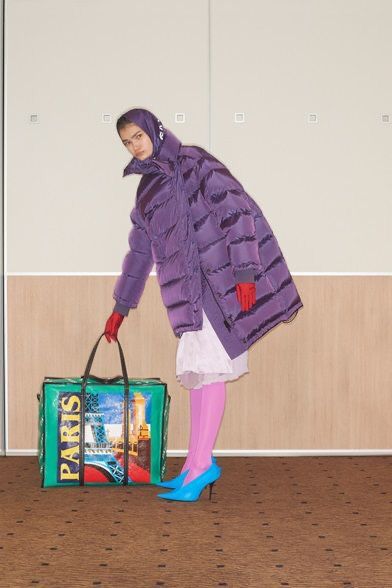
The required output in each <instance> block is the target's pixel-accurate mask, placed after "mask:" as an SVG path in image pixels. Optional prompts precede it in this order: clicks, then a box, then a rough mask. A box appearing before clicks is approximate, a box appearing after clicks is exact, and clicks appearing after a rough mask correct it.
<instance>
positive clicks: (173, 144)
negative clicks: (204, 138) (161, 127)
mask: <svg viewBox="0 0 392 588" xmlns="http://www.w3.org/2000/svg"><path fill="white" fill-rule="evenodd" d="M165 132H166V137H165V139H164V141H163V143H162V147H161V149H160V151H159V153H158V155H157V157H155V158H153V157H148V158H147V159H144V160H140V159H137V157H133V158H132V159H131V161H130V162H129V163H128V165H127V166H126V167H125V169H124V172H123V177H124V176H127V175H129V174H148V173H153V172H156V171H157V169H160V170H161V171H162V172H163V173H164V174H166V175H168V176H172V175H173V174H174V169H175V162H176V160H177V156H178V152H179V150H180V147H181V145H182V143H181V141H180V140H179V139H177V137H176V136H175V135H174V134H173V133H172V132H171V131H170V129H165Z"/></svg>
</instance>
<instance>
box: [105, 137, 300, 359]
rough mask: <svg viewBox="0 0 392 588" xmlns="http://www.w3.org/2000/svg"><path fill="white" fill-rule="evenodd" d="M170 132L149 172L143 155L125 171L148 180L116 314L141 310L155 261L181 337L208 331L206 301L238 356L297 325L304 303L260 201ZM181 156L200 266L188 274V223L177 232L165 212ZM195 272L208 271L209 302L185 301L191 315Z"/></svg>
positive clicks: (204, 276)
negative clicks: (182, 233)
mask: <svg viewBox="0 0 392 588" xmlns="http://www.w3.org/2000/svg"><path fill="white" fill-rule="evenodd" d="M166 133H167V136H166V138H165V140H164V142H163V144H162V148H161V149H160V152H159V155H158V157H157V158H156V159H154V162H152V165H150V166H149V168H148V169H149V171H148V172H147V173H144V172H143V166H144V164H143V162H142V163H141V162H140V160H138V159H137V158H133V159H132V160H131V162H130V163H129V164H128V165H127V167H126V168H125V170H124V174H123V175H124V176H125V175H128V174H130V173H140V174H142V178H141V180H140V183H139V186H138V189H137V194H136V202H135V207H134V208H133V209H132V211H131V214H130V218H131V221H132V228H131V231H130V233H129V239H128V240H129V246H130V249H129V251H128V253H127V254H126V256H125V258H124V261H123V265H122V273H121V275H120V276H119V277H118V278H117V281H116V284H115V287H114V293H113V298H114V299H115V300H116V305H115V307H114V311H116V312H120V313H121V314H123V315H125V316H127V315H128V312H129V309H130V308H136V307H137V305H138V303H139V300H140V298H141V296H142V293H143V290H144V287H145V283H146V280H147V278H148V276H149V274H150V271H151V269H152V267H153V264H154V262H155V264H156V268H157V278H158V282H159V285H160V289H161V296H162V300H163V303H164V305H165V306H166V308H167V313H168V318H169V322H170V324H171V327H172V329H173V332H174V334H175V336H176V337H181V334H182V333H183V332H185V331H194V330H198V329H201V328H202V318H201V319H200V317H201V306H202V307H203V309H204V311H205V313H206V314H207V316H208V318H209V320H210V322H211V324H212V326H213V328H214V330H215V332H216V333H217V335H218V337H219V339H220V340H221V342H222V344H223V346H224V347H225V349H226V351H227V353H228V355H229V356H230V357H231V358H232V359H233V358H234V357H237V356H238V355H240V354H241V353H243V352H244V351H245V350H246V349H249V347H250V346H251V345H253V343H255V342H256V341H257V340H258V339H259V338H260V337H262V336H263V335H265V334H266V333H267V332H268V331H269V330H270V329H272V328H273V327H275V326H276V325H277V324H279V323H281V322H290V320H289V319H291V320H292V319H293V318H294V317H295V316H296V314H297V312H298V310H299V309H300V308H301V307H302V306H303V303H302V301H301V298H300V296H299V294H298V291H297V288H296V286H295V284H294V281H293V279H292V276H291V274H290V272H289V269H288V267H287V264H286V261H285V259H284V257H283V254H282V251H281V250H280V248H279V245H278V242H277V240H276V238H275V237H274V234H273V232H272V230H271V227H270V226H269V224H268V222H267V220H266V219H265V217H264V215H263V213H262V211H261V210H260V208H259V206H258V205H257V203H256V202H255V201H254V200H253V199H252V198H251V197H250V196H249V195H248V194H247V193H246V192H245V190H244V188H243V186H242V185H241V184H240V183H239V182H238V180H236V179H235V178H234V177H233V176H232V174H231V173H230V172H229V170H228V169H227V167H226V166H225V165H224V164H223V163H221V162H220V161H219V160H218V159H216V158H215V157H214V156H213V155H211V154H210V153H208V152H207V151H205V150H204V149H203V148H201V147H198V146H190V145H182V143H181V142H180V141H179V139H177V137H176V136H175V135H174V134H173V133H172V132H171V131H169V130H168V129H166ZM175 160H176V161H177V162H179V164H180V170H181V172H182V177H183V185H184V189H185V193H186V195H187V198H188V203H189V210H190V211H191V219H192V225H193V235H192V241H193V242H196V244H197V252H198V258H197V257H196V259H198V260H199V261H198V263H199V267H200V272H196V271H195V266H194V268H193V270H194V271H193V272H192V267H191V266H188V270H187V272H186V274H185V275H184V274H183V273H181V272H184V269H183V268H180V267H179V266H178V267H176V255H174V254H173V253H176V250H177V251H178V235H177V236H176V230H177V231H179V230H181V227H180V228H178V227H177V229H174V228H173V226H171V225H172V223H170V220H171V219H170V218H167V217H168V216H169V214H168V213H167V214H166V216H165V213H164V211H165V206H164V205H165V201H168V199H169V198H170V195H169V192H170V189H169V186H170V185H171V179H172V176H173V173H174V171H173V170H174V165H173V161H175ZM154 216H156V218H155V219H154ZM154 220H155V221H158V222H155V223H154ZM158 226H159V227H160V231H159V233H160V237H159V238H158V237H157V235H158V231H157V227H158ZM184 226H185V225H184ZM183 230H185V229H183ZM198 269H199V268H198ZM192 274H193V275H192ZM196 274H198V275H200V276H201V287H202V299H201V300H200V299H196V300H195V299H190V300H189V301H186V304H185V310H188V311H189V312H188V314H186V313H185V314H184V304H183V300H184V292H186V291H188V292H189V290H187V289H186V287H185V286H186V285H187V284H188V285H189V283H192V282H191V280H192V279H195V276H196ZM239 282H255V284H256V303H255V304H254V305H253V306H252V307H251V308H250V309H249V310H248V311H243V310H241V307H240V304H239V302H238V300H237V295H236V286H235V285H236V283H239ZM180 302H181V303H180ZM184 316H187V320H185V318H184ZM189 317H194V320H193V321H192V320H190V319H189Z"/></svg>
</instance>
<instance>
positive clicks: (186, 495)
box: [157, 463, 221, 502]
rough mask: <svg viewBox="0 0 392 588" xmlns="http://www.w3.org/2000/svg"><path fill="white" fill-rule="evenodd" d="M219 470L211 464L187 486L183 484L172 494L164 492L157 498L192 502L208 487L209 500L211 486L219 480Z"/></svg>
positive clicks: (214, 464) (215, 465)
mask: <svg viewBox="0 0 392 588" xmlns="http://www.w3.org/2000/svg"><path fill="white" fill-rule="evenodd" d="M220 476H221V468H220V467H219V466H218V465H217V464H216V463H212V464H211V465H210V467H209V468H208V469H207V470H205V471H204V472H203V473H202V474H200V476H197V477H196V478H194V479H193V480H192V481H191V482H189V483H188V484H184V485H183V486H181V488H177V489H176V490H173V492H166V493H165V494H158V495H157V496H159V498H165V499H167V500H183V501H185V502H194V501H195V500H198V499H199V497H200V494H201V493H202V492H203V490H204V488H206V487H207V486H208V484H209V485H210V500H211V492H212V486H213V485H214V483H215V482H216V480H218V478H220Z"/></svg>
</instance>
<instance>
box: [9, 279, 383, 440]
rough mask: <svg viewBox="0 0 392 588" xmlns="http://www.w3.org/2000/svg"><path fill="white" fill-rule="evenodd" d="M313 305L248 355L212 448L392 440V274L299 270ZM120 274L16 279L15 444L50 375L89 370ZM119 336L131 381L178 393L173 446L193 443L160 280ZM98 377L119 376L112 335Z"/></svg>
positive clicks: (25, 434)
mask: <svg viewBox="0 0 392 588" xmlns="http://www.w3.org/2000/svg"><path fill="white" fill-rule="evenodd" d="M294 280H295V282H296V285H297V288H298V290H299V292H300V295H301V298H302V300H303V303H304V307H303V308H302V309H301V310H300V312H299V313H298V315H297V317H296V318H295V319H294V321H293V322H291V323H289V324H281V325H278V326H277V327H275V328H274V329H272V330H271V331H270V332H269V333H268V334H266V335H265V336H264V337H263V338H262V339H261V340H259V341H258V342H257V343H256V344H254V345H253V346H252V347H251V349H250V353H249V368H250V373H248V374H246V375H244V376H242V377H241V378H240V379H238V380H237V381H235V382H231V383H228V384H227V403H226V408H225V414H224V418H223V423H222V427H221V430H220V433H219V436H218V439H217V442H216V445H215V449H217V450H218V449H226V450H230V449H231V450H235V449H243V450H247V449H260V450H263V449H265V450H268V449H298V450H306V449H307V450H310V449H326V450H328V449H389V448H392V432H391V431H392V428H391V422H392V402H391V400H392V394H391V392H392V386H391V383H392V362H391V348H392V328H391V325H392V278H391V277H389V276H294ZM114 281H115V278H113V276H9V277H8V281H7V295H8V305H7V306H8V308H7V320H8V329H7V340H8V365H7V367H8V389H7V394H8V414H7V419H8V421H7V422H8V450H9V451H11V450H32V449H36V448H37V437H38V401H37V397H36V395H37V392H39V390H40V386H41V382H42V380H43V378H44V376H81V375H82V374H83V373H84V370H85V367H86V363H87V360H88V357H89V355H90V352H91V350H92V348H93V346H94V344H95V342H96V341H97V339H98V337H99V336H100V334H101V333H103V331H104V326H105V323H106V319H107V318H108V316H109V315H110V313H111V311H112V308H113V305H114V300H113V299H112V290H113V286H114ZM119 339H120V342H121V345H122V347H123V349H124V352H125V354H126V361H127V368H128V372H129V375H130V376H132V377H151V376H159V377H161V378H162V379H163V380H164V381H166V382H167V384H168V389H169V393H170V395H171V396H172V403H171V412H170V419H169V437H168V450H176V449H177V450H180V449H186V448H187V445H188V432H189V417H190V414H189V393H188V391H187V390H186V389H185V388H183V387H182V386H181V385H180V384H179V383H178V382H177V380H176V377H175V355H176V348H177V343H178V339H176V337H175V336H174V334H173V332H172V330H171V327H170V324H169V320H168V317H167V314H166V309H165V307H164V306H163V303H162V300H161V297H160V290H159V285H158V283H157V280H156V276H150V277H149V278H148V280H147V284H146V289H145V291H144V293H143V296H142V299H141V302H140V304H139V307H138V308H137V309H136V310H132V311H130V314H129V317H128V318H127V319H125V320H124V322H123V324H122V326H121V328H120V331H119ZM92 373H94V374H95V375H98V376H113V375H116V374H120V373H121V367H120V360H119V355H118V347H117V345H116V344H115V343H110V344H109V343H108V342H107V341H106V339H105V338H104V337H103V338H102V340H101V343H100V345H99V347H98V351H97V354H96V358H95V362H94V364H93V368H92Z"/></svg>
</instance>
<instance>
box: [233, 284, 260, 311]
mask: <svg viewBox="0 0 392 588" xmlns="http://www.w3.org/2000/svg"><path fill="white" fill-rule="evenodd" d="M235 288H236V291H237V300H238V302H239V303H240V305H241V310H249V309H250V308H251V307H252V306H253V305H254V304H255V302H256V284H254V283H253V282H243V283H241V284H236V285H235Z"/></svg>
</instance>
